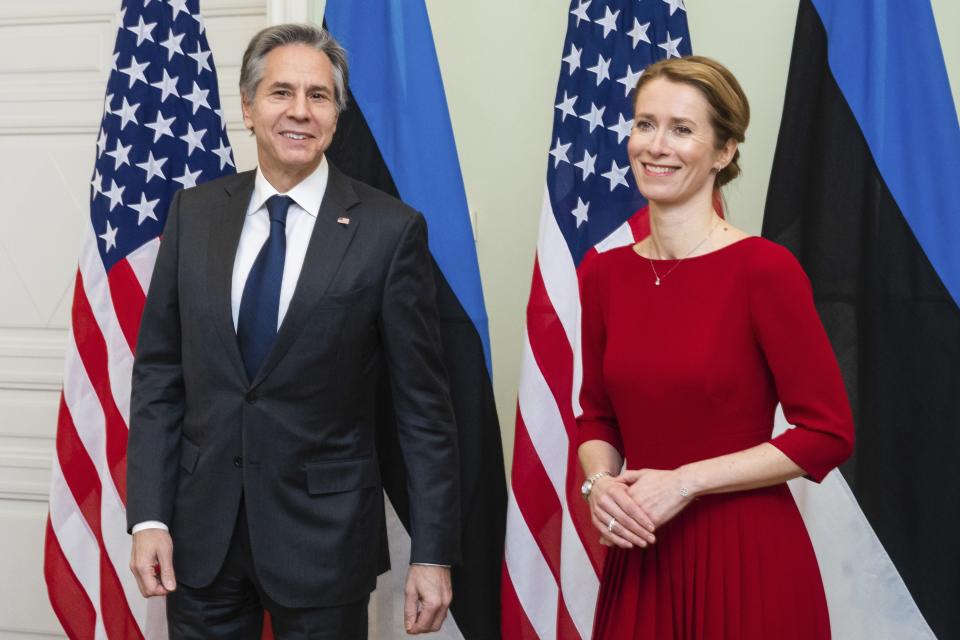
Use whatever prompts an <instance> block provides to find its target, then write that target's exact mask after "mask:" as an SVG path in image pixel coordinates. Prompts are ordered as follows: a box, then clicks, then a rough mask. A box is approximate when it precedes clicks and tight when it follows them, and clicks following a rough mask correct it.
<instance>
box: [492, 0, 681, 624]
mask: <svg viewBox="0 0 960 640" xmlns="http://www.w3.org/2000/svg"><path fill="white" fill-rule="evenodd" d="M689 54H690V36H689V31H688V28H687V20H686V8H685V7H684V3H683V0H646V1H644V2H641V3H637V2H635V1H633V0H629V1H628V0H611V1H608V2H590V1H589V0H573V2H571V3H570V8H569V13H568V22H567V35H566V39H565V41H564V44H563V52H562V61H561V70H560V78H559V81H558V84H557V93H556V98H555V100H554V108H553V111H552V112H553V132H552V133H551V137H550V141H549V144H550V150H549V159H548V162H547V175H546V189H545V193H544V198H543V205H542V210H541V213H540V232H539V238H538V241H537V257H536V261H535V264H534V267H533V281H532V285H531V291H530V298H529V301H528V303H527V314H526V333H525V339H524V347H523V357H522V365H521V380H520V390H519V398H518V406H517V419H516V432H515V443H514V454H513V469H512V470H511V480H510V487H511V491H510V495H509V503H508V517H507V539H506V551H505V561H504V565H503V596H502V597H503V621H502V629H503V637H504V638H507V639H508V640H521V639H522V640H528V639H534V638H536V639H539V640H574V639H576V640H579V639H586V638H589V637H590V633H591V629H592V627H593V615H594V608H595V605H596V597H597V591H598V588H599V577H598V576H599V572H600V568H601V564H602V561H603V554H602V547H600V546H599V544H597V540H598V538H599V535H598V534H597V532H596V531H595V530H594V529H593V526H592V525H591V524H590V518H589V513H588V511H587V509H586V507H585V506H584V503H583V500H582V498H581V497H580V484H581V483H582V481H583V477H582V473H581V471H580V467H579V463H578V462H577V456H576V448H575V446H574V445H573V442H574V440H575V438H574V437H573V435H574V434H573V430H575V429H576V425H575V423H574V416H575V415H576V414H577V413H579V403H578V402H577V396H578V393H579V387H580V359H579V343H578V333H579V313H580V301H579V287H578V280H577V272H578V269H579V268H580V266H581V265H582V264H583V262H584V261H585V260H589V259H590V258H591V257H592V256H594V255H596V254H597V253H598V252H602V251H605V250H608V249H612V248H614V247H617V246H622V245H624V244H628V243H631V242H634V241H636V240H638V239H640V238H642V237H644V236H645V235H647V233H648V232H649V225H648V221H647V217H646V210H645V205H646V202H645V201H644V200H643V198H642V196H641V195H640V193H639V192H638V191H637V189H636V186H635V184H634V181H633V176H632V174H631V173H630V163H629V161H628V160H627V152H626V144H627V140H628V138H629V136H630V131H631V129H632V126H633V103H632V96H633V92H632V90H633V87H634V86H635V85H636V83H637V80H638V79H639V77H640V74H641V73H642V71H643V69H644V68H645V67H646V66H647V65H649V64H650V63H652V62H655V61H656V60H659V59H663V58H666V57H679V56H681V55H689Z"/></svg>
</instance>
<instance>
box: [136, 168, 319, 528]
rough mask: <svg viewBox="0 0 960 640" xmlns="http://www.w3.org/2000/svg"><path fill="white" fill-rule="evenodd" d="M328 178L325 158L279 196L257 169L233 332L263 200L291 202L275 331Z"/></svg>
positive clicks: (261, 230)
mask: <svg viewBox="0 0 960 640" xmlns="http://www.w3.org/2000/svg"><path fill="white" fill-rule="evenodd" d="M329 175H330V165H328V164H327V158H326V156H324V157H323V159H322V160H321V161H320V164H319V166H317V168H316V169H315V170H314V171H313V173H311V174H310V175H309V176H307V177H306V178H304V179H303V180H302V181H301V182H299V183H298V184H297V185H296V186H295V187H293V188H292V189H290V191H288V192H286V193H283V194H281V193H280V192H279V191H277V190H276V188H274V186H273V185H272V184H270V183H269V182H268V181H267V179H266V177H264V175H263V173H262V172H261V171H260V168H259V167H258V168H257V177H256V179H255V181H254V183H253V195H251V196H250V204H248V205H247V215H246V217H245V218H244V220H243V230H242V231H240V244H239V246H238V247H237V255H236V257H235V258H234V260H233V279H232V280H231V285H230V305H231V307H232V311H233V329H234V331H236V329H237V318H239V316H240V299H241V298H242V297H243V287H244V285H245V284H246V282H247V276H249V275H250V270H251V269H253V263H254V261H255V260H256V259H257V254H259V253H260V249H261V248H262V247H263V245H264V243H266V241H267V238H268V237H269V236H270V214H269V213H268V212H267V200H268V199H269V198H270V197H271V196H275V195H277V194H279V195H285V196H289V197H290V199H291V200H293V204H291V205H290V208H289V209H288V210H287V223H286V228H287V234H286V235H287V252H286V254H285V258H284V262H283V280H281V282H280V309H279V313H278V317H277V328H278V329H279V328H280V324H281V323H282V322H283V318H284V316H286V314H287V309H288V308H289V307H290V299H291V298H293V291H294V289H296V288H297V280H299V279H300V271H302V270H303V260H304V258H306V256H307V245H308V244H309V243H310V236H311V235H312V234H313V225H314V224H316V222H317V214H318V213H319V212H320V203H321V202H322V201H323V195H324V194H325V193H326V191H327V177H328V176H329ZM144 529H164V530H168V528H167V525H166V524H164V523H163V522H159V521H157V520H147V521H145V522H140V523H137V524H135V525H134V526H133V529H132V532H133V533H136V532H138V531H142V530H144Z"/></svg>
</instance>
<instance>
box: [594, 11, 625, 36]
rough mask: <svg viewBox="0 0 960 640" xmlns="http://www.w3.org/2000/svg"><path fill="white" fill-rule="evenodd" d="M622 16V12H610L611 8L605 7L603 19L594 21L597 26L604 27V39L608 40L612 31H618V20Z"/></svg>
mask: <svg viewBox="0 0 960 640" xmlns="http://www.w3.org/2000/svg"><path fill="white" fill-rule="evenodd" d="M619 16H620V10H619V9H617V10H616V11H610V7H604V14H603V17H602V18H600V19H599V20H594V22H596V23H597V24H599V25H600V26H601V27H603V38H604V39H606V38H607V36H608V35H610V32H611V31H616V30H617V18H618V17H619Z"/></svg>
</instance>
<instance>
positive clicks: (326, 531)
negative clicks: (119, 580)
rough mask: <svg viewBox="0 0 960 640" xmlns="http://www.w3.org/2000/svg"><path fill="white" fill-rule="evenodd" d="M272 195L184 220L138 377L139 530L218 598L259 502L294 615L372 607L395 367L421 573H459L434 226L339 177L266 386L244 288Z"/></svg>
mask: <svg viewBox="0 0 960 640" xmlns="http://www.w3.org/2000/svg"><path fill="white" fill-rule="evenodd" d="M253 184H254V173H253V172H247V173H242V174H239V175H236V176H230V177H226V178H222V179H219V180H215V181H213V182H209V183H207V184H204V185H201V186H199V187H196V188H193V189H188V190H185V191H181V192H178V193H177V195H176V196H175V197H174V199H173V202H172V203H171V205H170V212H169V217H168V219H167V224H166V227H165V230H164V236H163V242H162V243H161V246H160V252H159V255H158V256H157V262H156V266H155V268H154V273H153V279H152V281H151V283H150V290H149V294H148V296H147V303H146V308H145V310H144V313H143V320H142V324H141V327H140V335H139V338H138V342H137V354H136V361H135V363H134V368H133V397H132V405H131V416H130V440H129V445H128V452H127V521H128V526H130V527H132V526H133V525H134V524H137V523H139V522H143V521H145V520H159V521H161V522H164V523H167V524H168V525H169V527H170V532H171V535H172V537H173V542H174V568H175V570H176V574H177V579H178V580H179V581H181V582H183V583H184V584H186V585H188V586H191V587H200V586H205V585H207V584H209V583H211V582H212V581H213V580H214V578H215V576H216V575H217V572H218V571H219V569H220V567H221V566H222V564H223V560H224V557H225V554H226V551H227V547H228V545H229V542H230V537H231V534H232V532H233V529H234V524H235V522H236V516H237V512H238V508H239V506H240V500H241V499H242V500H244V503H245V506H246V512H247V518H248V521H249V527H250V541H251V546H252V550H253V559H254V564H255V567H256V571H257V576H258V577H259V579H260V580H261V582H262V584H263V587H264V589H265V590H266V591H267V593H268V595H270V596H271V597H272V598H273V599H274V600H276V601H277V602H279V603H280V604H282V605H285V606H291V607H294V606H331V605H336V604H341V603H346V602H351V601H356V600H359V599H360V598H363V597H364V596H365V595H366V594H368V593H369V592H370V591H372V590H373V588H374V587H375V585H376V576H377V574H378V572H381V571H383V570H385V569H386V568H387V567H388V566H389V559H388V557H387V555H386V532H385V526H384V505H383V493H382V491H381V487H380V475H379V469H378V464H377V452H376V449H375V444H374V424H375V412H376V410H377V407H376V403H375V401H374V397H375V389H376V382H377V377H378V374H379V373H380V371H381V368H382V367H384V366H386V367H387V368H388V370H389V374H390V380H391V387H392V393H393V399H394V404H395V410H396V423H397V430H398V434H399V440H400V444H401V448H402V450H403V455H404V460H405V462H406V465H407V467H408V470H409V473H408V478H409V489H410V498H411V505H410V506H411V509H410V513H411V531H412V557H411V561H412V562H427V563H437V564H453V563H456V562H457V561H458V560H459V553H460V548H459V547H460V544H459V538H460V532H459V504H458V493H459V491H458V479H459V474H458V471H457V464H458V452H457V441H456V428H455V425H454V419H453V413H452V410H451V405H450V398H449V392H448V389H447V382H446V373H445V371H444V367H443V364H442V362H441V354H440V350H441V347H440V339H439V334H438V330H437V311H436V307H435V302H434V295H435V294H434V282H433V276H432V272H431V259H430V255H429V251H428V248H427V242H426V225H425V222H424V220H423V217H422V216H421V215H420V214H419V213H417V212H415V211H413V210H412V209H410V208H409V207H407V206H406V205H404V204H403V203H401V202H399V201H398V200H396V199H394V198H392V197H390V196H388V195H386V194H384V193H382V192H380V191H377V190H375V189H372V188H371V187H368V186H366V185H363V184H362V183H359V182H356V181H353V180H351V179H350V178H348V177H346V176H344V175H343V174H342V173H340V172H339V171H338V170H337V169H336V168H334V167H333V166H331V167H330V174H329V182H328V185H327V191H326V194H325V196H324V199H323V204H322V205H321V207H320V211H319V214H318V216H317V221H316V226H315V227H314V231H313V235H312V237H311V239H310V243H309V247H308V249H307V254H306V259H305V260H304V264H303V271H302V272H301V274H300V278H299V281H298V282H297V286H296V290H295V293H294V295H293V298H292V300H291V303H290V307H289V309H288V311H287V314H286V316H285V318H284V320H283V323H282V325H281V327H280V330H279V333H278V336H277V340H276V343H275V344H274V346H273V350H272V351H271V352H270V354H269V355H268V356H267V358H266V360H265V362H264V364H263V367H262V368H261V370H260V371H259V373H258V374H257V375H256V377H255V379H253V380H248V379H247V374H246V373H245V371H244V367H243V362H242V359H241V356H240V351H239V348H238V346H237V338H236V333H235V331H234V327H233V320H232V315H231V297H230V287H231V278H232V273H233V263H234V256H235V253H236V250H237V246H238V243H239V240H240V232H241V229H242V227H243V220H244V216H245V213H246V209H247V206H248V204H249V201H250V196H251V194H252V191H253ZM338 218H349V223H348V224H343V223H342V222H338Z"/></svg>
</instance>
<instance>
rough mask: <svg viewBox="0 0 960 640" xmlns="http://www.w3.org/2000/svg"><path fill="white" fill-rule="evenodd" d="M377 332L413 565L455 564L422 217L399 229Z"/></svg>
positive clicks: (454, 502) (447, 444) (454, 465)
mask: <svg viewBox="0 0 960 640" xmlns="http://www.w3.org/2000/svg"><path fill="white" fill-rule="evenodd" d="M380 332H381V335H382V336H383V341H384V346H385V351H386V358H387V365H388V367H389V372H390V384H391V390H392V393H393V402H394V410H395V413H396V420H397V433H398V436H399V440H400V447H401V450H402V453H403V459H404V463H405V464H406V467H407V489H408V491H409V495H410V528H411V531H410V537H411V554H410V555H411V557H410V562H413V563H431V564H447V565H449V564H456V563H457V562H459V560H460V501H459V500H460V498H459V496H460V487H459V482H460V473H459V452H458V444H457V430H456V423H455V422H454V416H453V409H452V404H451V400H450V392H449V388H448V383H447V374H446V369H445V368H444V365H443V361H442V358H441V349H442V347H441V343H440V332H439V316H438V312H437V307H436V291H435V283H434V281H433V272H432V266H431V257H430V251H429V249H428V247H427V235H426V222H425V221H424V219H423V216H421V215H420V214H416V215H415V216H413V217H411V218H410V220H409V221H408V222H407V224H406V226H405V227H404V229H403V232H402V234H401V238H400V241H399V243H398V244H397V247H396V250H395V252H394V255H393V258H392V260H391V262H390V266H389V269H388V273H387V278H386V284H385V286H384V293H383V304H382V312H381V316H380Z"/></svg>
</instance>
